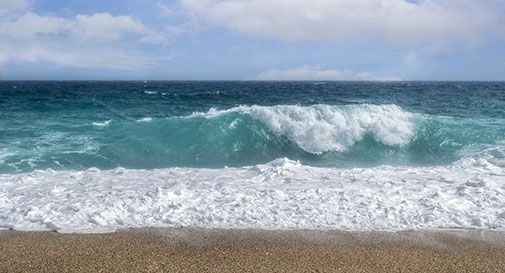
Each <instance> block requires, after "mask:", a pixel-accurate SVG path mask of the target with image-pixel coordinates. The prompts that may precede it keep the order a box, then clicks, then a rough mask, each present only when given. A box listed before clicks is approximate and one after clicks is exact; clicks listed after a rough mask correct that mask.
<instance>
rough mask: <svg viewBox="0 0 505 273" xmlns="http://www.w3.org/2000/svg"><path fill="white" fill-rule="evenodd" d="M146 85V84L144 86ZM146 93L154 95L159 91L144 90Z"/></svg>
mask: <svg viewBox="0 0 505 273" xmlns="http://www.w3.org/2000/svg"><path fill="white" fill-rule="evenodd" d="M144 87H145V86H144ZM144 93H146V94H148V95H154V94H158V92H156V91H144Z"/></svg>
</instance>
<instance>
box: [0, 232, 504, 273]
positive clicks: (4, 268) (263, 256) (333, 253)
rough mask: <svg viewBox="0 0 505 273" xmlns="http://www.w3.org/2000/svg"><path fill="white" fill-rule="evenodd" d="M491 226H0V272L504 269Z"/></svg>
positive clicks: (498, 236) (500, 244)
mask: <svg viewBox="0 0 505 273" xmlns="http://www.w3.org/2000/svg"><path fill="white" fill-rule="evenodd" d="M504 235H505V234H504V233H503V232H498V231H462V230H458V231H451V230H448V231H405V232H396V233H393V232H343V231H260V230H216V229H189V228H181V229H131V230H123V231H118V232H114V233H104V234H60V233H56V232H20V231H10V230H9V231H1V232H0V272H203V271H208V272H505V236H504Z"/></svg>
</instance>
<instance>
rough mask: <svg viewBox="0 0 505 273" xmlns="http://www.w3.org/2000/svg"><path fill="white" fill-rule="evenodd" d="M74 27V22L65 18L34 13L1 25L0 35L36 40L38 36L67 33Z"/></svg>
mask: <svg viewBox="0 0 505 273" xmlns="http://www.w3.org/2000/svg"><path fill="white" fill-rule="evenodd" d="M73 26H74V23H73V22H72V21H70V20H67V19H64V18H59V17H51V16H39V15H37V14H35V13H33V12H27V13H25V14H24V15H23V16H21V17H19V18H17V19H16V20H15V21H13V22H4V23H0V34H3V35H7V36H10V37H17V38H34V37H35V36H37V35H50V34H57V33H60V32H62V31H67V30H70V29H71V28H72V27H73Z"/></svg>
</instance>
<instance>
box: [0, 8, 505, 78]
mask: <svg viewBox="0 0 505 273" xmlns="http://www.w3.org/2000/svg"><path fill="white" fill-rule="evenodd" d="M504 14H505V0H488V1H470V0H419V1H412V0H410V1H405V0H334V1H327V0H312V1H305V0H292V1H284V0H175V1H174V0H172V1H168V0H164V1H162V0H132V1H128V2H123V1H117V0H113V1H107V2H103V1H99V0H89V1H86V2H75V1H64V0H52V1H49V0H0V79H95V78H96V79H168V80H170V79H238V80H241V79H257V80H400V79H412V80H416V79H421V80H422V79H433V80H437V79H439V80H442V79H448V80H451V79H455V80H505V67H504V66H503V62H505V53H504V51H503V50H502V48H503V47H504V41H505V21H504V20H505V18H504V16H503V15H504Z"/></svg>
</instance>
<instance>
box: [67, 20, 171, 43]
mask: <svg viewBox="0 0 505 273" xmlns="http://www.w3.org/2000/svg"><path fill="white" fill-rule="evenodd" d="M128 32H133V33H137V34H141V35H143V38H142V40H141V41H143V42H150V43H166V42H167V39H166V38H165V37H164V35H163V34H162V33H158V32H156V31H154V30H151V29H149V28H148V27H147V26H145V25H144V24H142V23H141V22H140V21H137V20H134V19H132V18H131V16H113V15H111V14H109V13H96V14H93V15H77V17H76V24H75V27H74V28H73V29H72V34H73V36H74V37H76V38H77V39H81V40H99V41H115V40H119V39H121V38H122V37H123V35H124V34H125V33H128Z"/></svg>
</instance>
